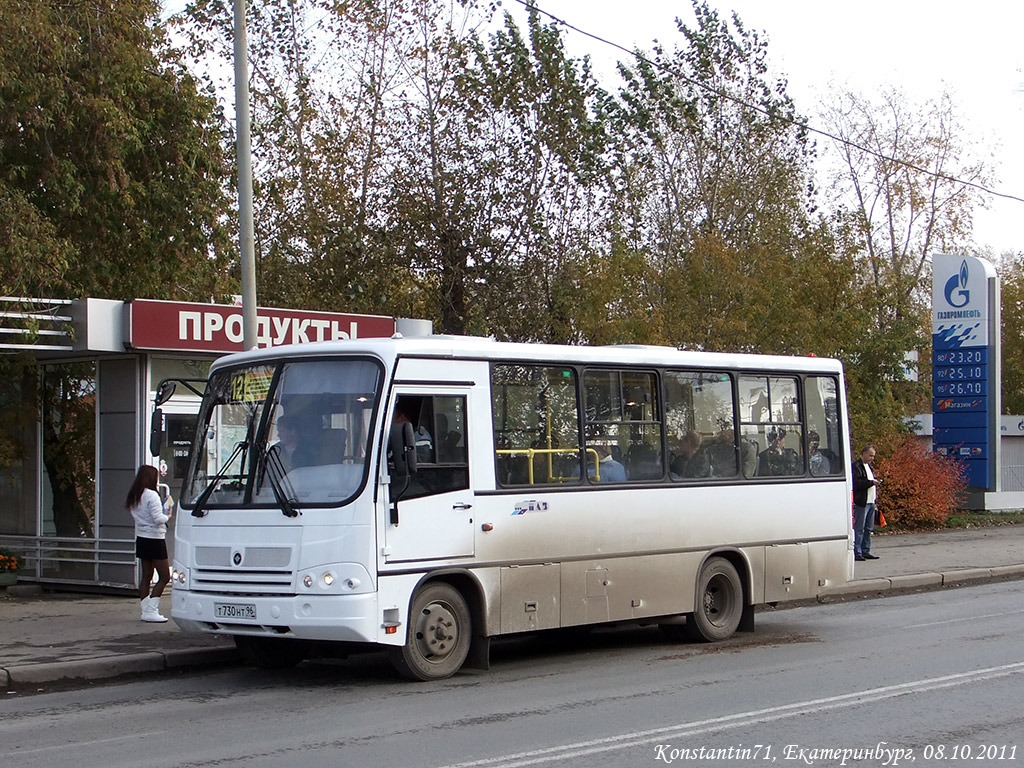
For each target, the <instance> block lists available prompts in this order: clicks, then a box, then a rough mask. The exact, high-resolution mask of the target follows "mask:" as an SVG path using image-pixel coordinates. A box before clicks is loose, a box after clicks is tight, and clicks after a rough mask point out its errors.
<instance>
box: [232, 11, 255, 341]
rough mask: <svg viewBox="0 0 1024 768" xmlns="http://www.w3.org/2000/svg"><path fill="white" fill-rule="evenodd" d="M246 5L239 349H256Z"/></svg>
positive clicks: (239, 146)
mask: <svg viewBox="0 0 1024 768" xmlns="http://www.w3.org/2000/svg"><path fill="white" fill-rule="evenodd" d="M245 3H246V0H235V131H236V136H237V141H236V144H235V148H236V153H237V155H238V248H239V256H240V258H241V266H242V345H243V346H244V347H245V349H255V348H256V343H257V342H256V239H255V235H254V234H253V229H254V226H253V214H252V141H251V138H250V135H249V122H250V118H249V59H248V45H247V43H246V38H245Z"/></svg>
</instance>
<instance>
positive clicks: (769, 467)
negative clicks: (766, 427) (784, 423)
mask: <svg viewBox="0 0 1024 768" xmlns="http://www.w3.org/2000/svg"><path fill="white" fill-rule="evenodd" d="M785 440H786V430H784V429H782V428H779V429H772V430H771V431H770V432H769V433H768V448H767V450H764V451H762V452H761V455H760V456H759V457H758V459H757V474H758V476H759V477H766V476H773V475H776V476H777V475H797V474H800V473H801V470H800V454H798V453H797V452H796V451H795V450H793V449H792V448H787V447H786V445H785Z"/></svg>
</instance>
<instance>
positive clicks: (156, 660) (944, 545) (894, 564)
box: [0, 525, 1024, 692]
mask: <svg viewBox="0 0 1024 768" xmlns="http://www.w3.org/2000/svg"><path fill="white" fill-rule="evenodd" d="M872 552H873V553H874V554H877V555H878V556H879V559H878V560H868V561H865V562H858V563H856V564H855V569H854V578H853V580H852V581H850V582H848V583H846V584H843V585H839V586H837V587H836V588H834V589H831V590H829V592H828V593H827V594H826V596H825V597H826V598H827V597H830V596H831V597H836V598H846V597H857V596H864V597H870V596H876V595H880V594H885V593H887V592H892V591H894V590H902V589H938V588H941V587H943V586H948V585H952V584H962V583H966V582H971V581H981V580H986V579H994V578H1024V525H1007V526H996V527H990V528H975V529H967V530H950V531H939V532H936V533H919V534H900V535H878V534H877V533H876V535H875V537H874V539H873V542H872ZM170 604H171V600H170V594H169V590H168V592H165V593H164V597H163V599H162V600H161V613H163V614H164V615H165V616H169V615H170V609H171V606H170ZM237 662H238V653H237V651H236V650H235V646H234V643H233V642H232V641H231V639H230V638H228V637H224V636H220V635H206V634H193V633H187V632H182V631H181V630H180V629H179V628H178V626H177V625H176V624H175V623H174V621H173V620H172V621H168V622H167V623H166V624H147V623H143V622H141V621H139V601H138V599H137V598H135V597H133V596H131V595H126V596H109V595H108V596H97V595H87V594H82V593H74V592H43V591H42V590H40V589H39V588H38V587H37V586H34V585H17V586H14V587H8V588H7V590H6V592H4V591H3V590H2V589H0V687H3V688H4V689H5V690H7V691H14V692H17V691H29V690H34V689H38V688H41V687H44V686H45V685H47V684H55V683H61V684H75V683H81V682H82V681H91V680H100V679H104V678H111V677H117V676H120V675H129V674H140V673H153V672H166V671H170V670H174V669H181V668H184V667H198V666H216V665H228V664H234V663H237Z"/></svg>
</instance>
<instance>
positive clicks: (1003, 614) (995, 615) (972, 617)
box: [904, 608, 1024, 629]
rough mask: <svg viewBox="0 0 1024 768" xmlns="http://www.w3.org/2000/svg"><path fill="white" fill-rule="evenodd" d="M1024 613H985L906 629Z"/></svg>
mask: <svg viewBox="0 0 1024 768" xmlns="http://www.w3.org/2000/svg"><path fill="white" fill-rule="evenodd" d="M1019 613H1024V608H1022V609H1021V610H1019V611H1003V612H1002V613H984V614H982V615H981V616H965V617H963V618H959V619H945V620H943V621H928V622H925V623H924V624H908V625H907V626H905V627H904V629H920V628H921V627H937V626H939V625H940V624H953V623H954V622H957V621H977V620H978V619H997V618H999V617H1000V616H1016V615H1017V614H1019Z"/></svg>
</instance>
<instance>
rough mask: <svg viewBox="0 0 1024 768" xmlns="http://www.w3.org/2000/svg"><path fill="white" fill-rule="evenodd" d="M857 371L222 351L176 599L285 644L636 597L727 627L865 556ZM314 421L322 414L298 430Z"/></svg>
mask: <svg viewBox="0 0 1024 768" xmlns="http://www.w3.org/2000/svg"><path fill="white" fill-rule="evenodd" d="M846 423H847V422H846V400H845V388H844V383H843V371H842V367H841V365H840V363H839V362H837V361H835V360H827V359H819V358H811V357H808V358H795V357H774V356H762V355H740V354H735V355H732V354H709V353H698V352H687V351H680V350H676V349H671V348H666V347H639V346H637V347H627V346H608V347H568V346H553V345H534V344H511V343H500V342H495V341H493V340H489V339H482V338H465V337H446V336H428V337H421V338H398V337H396V338H393V339H386V340H352V341H339V342H327V343H323V344H316V345H303V346H294V347H283V348H282V347H278V348H273V349H269V350H258V351H252V352H245V353H241V354H235V355H231V356H229V357H225V358H222V359H221V360H219V361H218V362H217V363H216V364H215V365H214V366H213V367H212V369H211V372H210V379H209V383H208V385H207V388H206V393H205V397H204V400H203V404H202V407H201V411H200V414H199V422H198V427H197V433H196V442H195V445H194V447H193V452H192V461H191V468H190V471H189V476H188V477H187V478H186V481H185V483H184V485H183V488H182V498H181V504H180V509H181V512H180V514H179V516H178V519H177V521H176V531H175V536H176V539H175V547H174V562H173V580H172V585H173V600H172V616H173V617H174V620H175V621H176V622H177V623H178V624H179V625H180V626H181V627H182V628H183V629H185V630H188V631H201V632H213V633H219V634H225V635H232V636H233V637H234V638H235V641H236V643H237V645H238V647H239V649H240V651H241V653H242V655H243V658H244V659H246V660H247V661H248V662H250V663H254V664H257V665H261V666H282V665H289V664H294V663H297V662H298V661H300V660H302V659H303V658H308V657H310V656H311V655H314V654H319V653H324V652H325V651H327V652H329V651H331V650H341V651H343V652H344V651H346V650H347V649H350V648H351V647H353V646H356V645H358V646H365V645H366V644H375V645H377V646H384V647H386V648H387V650H388V652H389V653H390V655H391V659H392V661H393V663H394V665H395V667H396V668H397V669H398V671H399V672H401V673H402V674H404V675H405V676H407V677H410V678H413V679H419V680H430V679H438V678H444V677H447V676H449V675H452V674H454V673H455V672H456V671H458V670H459V669H460V668H461V667H463V666H468V667H473V668H483V669H486V668H487V665H488V654H489V642H490V638H492V637H496V636H499V635H509V634H513V633H522V632H534V631H538V630H546V629H554V628H560V627H580V626H585V625H595V624H614V623H618V622H639V623H651V624H658V625H661V626H662V628H663V629H664V630H665V632H666V633H667V634H668V635H669V636H673V637H674V636H679V637H689V638H692V639H695V640H698V641H718V640H723V639H725V638H728V637H730V636H731V635H732V634H733V633H734V632H735V631H737V630H745V631H751V630H753V623H754V607H755V606H756V605H758V604H764V603H776V602H779V601H785V600H797V599H802V598H808V597H813V596H815V595H817V594H818V593H820V592H821V591H823V590H825V589H827V588H828V587H830V586H834V585H835V584H837V583H842V582H845V581H846V580H847V579H848V578H849V577H850V575H851V574H852V568H853V556H852V537H851V524H850V521H851V516H850V496H851V481H850V461H849V459H850V456H849V450H848V437H847V426H846ZM296 438H297V440H296Z"/></svg>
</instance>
